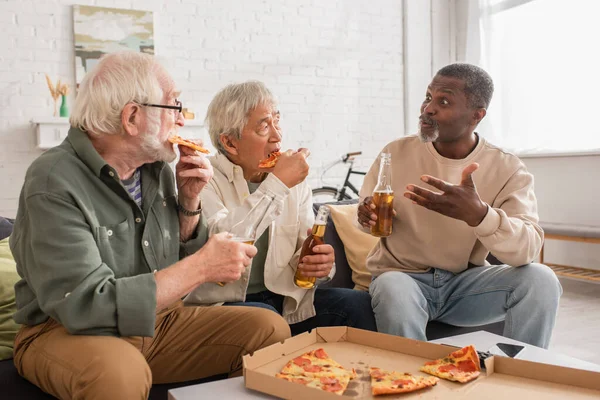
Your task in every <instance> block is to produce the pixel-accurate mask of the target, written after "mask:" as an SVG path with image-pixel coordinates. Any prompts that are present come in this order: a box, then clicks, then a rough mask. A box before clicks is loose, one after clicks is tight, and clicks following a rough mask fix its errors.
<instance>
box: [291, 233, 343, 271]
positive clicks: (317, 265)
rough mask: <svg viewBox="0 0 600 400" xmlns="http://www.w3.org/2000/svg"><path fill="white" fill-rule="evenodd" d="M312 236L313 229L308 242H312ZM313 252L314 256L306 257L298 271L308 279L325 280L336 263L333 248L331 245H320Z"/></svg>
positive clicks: (300, 263)
mask: <svg viewBox="0 0 600 400" xmlns="http://www.w3.org/2000/svg"><path fill="white" fill-rule="evenodd" d="M311 235H312V229H309V230H308V237H307V238H306V240H310V239H311ZM313 252H314V253H315V254H314V255H312V256H304V257H303V258H302V260H299V264H298V271H300V273H301V274H302V275H303V276H306V277H311V276H314V277H316V278H324V277H326V276H329V273H330V272H331V269H332V268H333V262H334V261H335V255H334V253H333V247H331V245H329V244H319V245H316V246H315V247H313Z"/></svg>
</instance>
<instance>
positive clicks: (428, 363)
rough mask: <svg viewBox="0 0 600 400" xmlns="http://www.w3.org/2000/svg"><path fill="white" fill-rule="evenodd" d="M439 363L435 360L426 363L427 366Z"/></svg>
mask: <svg viewBox="0 0 600 400" xmlns="http://www.w3.org/2000/svg"><path fill="white" fill-rule="evenodd" d="M437 363H438V360H435V361H427V362H426V363H425V365H436V364H437Z"/></svg>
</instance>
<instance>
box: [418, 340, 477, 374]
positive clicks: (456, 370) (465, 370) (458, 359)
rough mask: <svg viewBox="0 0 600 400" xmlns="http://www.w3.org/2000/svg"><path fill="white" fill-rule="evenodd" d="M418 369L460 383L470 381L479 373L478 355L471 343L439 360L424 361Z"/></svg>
mask: <svg viewBox="0 0 600 400" xmlns="http://www.w3.org/2000/svg"><path fill="white" fill-rule="evenodd" d="M420 370H421V371H423V372H426V373H428V374H431V375H434V376H437V377H440V378H442V379H447V380H449V381H455V382H460V383H466V382H469V381H472V380H473V379H475V378H477V377H478V376H479V374H480V373H481V367H480V366H479V356H478V355H477V351H476V350H475V347H473V345H470V346H467V347H463V348H462V349H460V350H456V351H455V352H452V353H450V354H449V355H448V356H446V357H444V358H440V359H439V360H434V361H429V362H426V363H425V365H423V366H422V367H421V368H420Z"/></svg>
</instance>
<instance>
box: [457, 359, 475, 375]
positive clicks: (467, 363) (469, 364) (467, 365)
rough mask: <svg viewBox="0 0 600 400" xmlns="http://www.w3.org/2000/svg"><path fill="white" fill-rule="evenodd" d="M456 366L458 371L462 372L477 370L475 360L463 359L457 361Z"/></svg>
mask: <svg viewBox="0 0 600 400" xmlns="http://www.w3.org/2000/svg"><path fill="white" fill-rule="evenodd" d="M457 368H458V370H459V371H462V372H475V371H478V369H477V364H475V362H474V361H473V360H464V361H459V362H458V365H457Z"/></svg>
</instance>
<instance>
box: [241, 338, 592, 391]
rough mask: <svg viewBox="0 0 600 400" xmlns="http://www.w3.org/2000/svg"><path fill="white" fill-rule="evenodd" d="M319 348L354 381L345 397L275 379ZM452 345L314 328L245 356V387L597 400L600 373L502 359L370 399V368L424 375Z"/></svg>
mask: <svg viewBox="0 0 600 400" xmlns="http://www.w3.org/2000/svg"><path fill="white" fill-rule="evenodd" d="M321 347H322V348H323V349H325V351H326V352H327V353H328V354H329V356H330V357H331V358H332V359H334V360H335V361H337V362H339V363H340V364H341V365H342V366H344V367H346V368H354V369H355V370H356V372H357V374H358V377H357V378H356V379H354V380H352V381H350V384H349V385H348V388H347V389H346V391H345V392H344V395H343V396H339V395H336V394H334V393H328V392H324V391H321V390H318V389H313V388H309V387H306V386H303V385H300V384H297V383H293V382H288V381H285V380H283V379H278V378H276V377H275V374H276V373H278V372H279V371H280V370H281V368H283V367H284V366H285V364H286V363H287V362H288V361H289V360H291V359H293V358H295V357H298V356H300V355H302V354H304V353H305V352H307V351H310V350H315V349H318V348H321ZM454 350H456V348H455V347H451V346H446V345H441V344H435V343H428V342H422V341H418V340H413V339H407V338H403V337H398V336H393V335H386V334H383V333H376V332H369V331H364V330H361V329H355V328H348V327H327V328H317V329H313V330H312V331H311V332H306V333H303V334H301V335H298V336H295V337H292V338H290V339H287V340H285V341H284V342H282V343H275V344H273V345H271V346H269V347H266V348H264V349H261V350H258V351H256V352H255V353H254V354H252V355H246V356H244V358H243V362H244V381H245V384H246V387H247V388H249V389H253V390H257V391H260V392H263V393H267V394H271V395H273V396H277V397H280V398H284V399H311V400H313V399H314V400H321V399H322V400H327V399H336V398H337V399H339V398H340V397H343V398H354V399H372V398H383V399H385V400H388V399H417V398H418V399H420V400H421V399H422V400H427V399H444V400H446V399H467V398H468V399H477V398H480V399H491V400H494V399H506V398H514V399H520V398H527V399H544V400H554V399H556V400H558V399H561V400H562V399H565V398H568V399H569V400H579V399H598V398H600V372H593V371H585V370H578V369H573V368H566V367H559V366H555V365H547V364H540V363H535V362H531V361H524V360H514V359H511V358H505V357H498V356H494V357H490V358H488V359H487V360H485V364H486V370H485V371H482V373H481V375H480V376H479V377H478V378H477V379H476V380H474V381H471V382H469V383H466V384H463V383H457V382H450V381H446V380H443V379H440V381H439V382H438V384H437V385H436V386H434V387H432V388H428V389H424V390H418V391H416V392H412V393H405V394H398V395H385V396H384V397H382V396H375V397H374V396H372V395H371V378H370V376H369V367H371V366H373V367H379V368H381V369H384V370H393V371H398V372H408V373H411V374H413V375H423V376H427V374H425V373H424V372H420V371H419V367H420V366H422V365H423V364H424V363H425V362H427V361H431V360H435V359H438V358H442V357H444V356H446V355H448V354H449V353H451V352H452V351H454Z"/></svg>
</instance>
